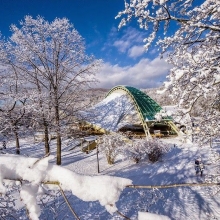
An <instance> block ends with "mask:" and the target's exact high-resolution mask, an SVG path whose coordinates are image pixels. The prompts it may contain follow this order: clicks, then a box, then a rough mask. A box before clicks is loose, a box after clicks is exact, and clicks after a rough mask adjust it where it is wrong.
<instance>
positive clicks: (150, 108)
mask: <svg viewBox="0 0 220 220" xmlns="http://www.w3.org/2000/svg"><path fill="white" fill-rule="evenodd" d="M161 110H162V107H161V106H160V105H159V104H158V103H156V102H155V101H154V100H153V99H152V98H150V97H149V96H148V95H147V94H145V93H144V92H142V91H140V90H138V89H136V88H134V87H131V86H121V85H120V86H116V87H114V88H112V89H111V90H110V91H109V92H108V94H107V95H106V97H105V99H104V100H102V101H101V102H100V103H98V104H96V105H95V106H93V107H92V108H90V109H88V111H86V112H82V113H81V115H82V117H83V119H84V120H85V121H86V122H87V126H88V124H89V125H91V126H94V128H95V129H100V130H104V131H105V132H111V131H114V132H118V131H121V132H126V131H131V132H133V133H134V134H136V135H139V134H140V135H141V133H142V136H143V134H144V136H148V137H151V136H156V135H159V136H169V135H178V133H179V131H178V128H177V127H176V126H175V124H174V123H173V119H172V118H171V117H169V116H166V117H163V118H162V119H161V120H160V121H157V120H156V117H155V116H156V114H158V113H159V112H160V111H161Z"/></svg>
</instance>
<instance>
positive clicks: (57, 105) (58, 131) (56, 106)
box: [55, 97, 61, 165]
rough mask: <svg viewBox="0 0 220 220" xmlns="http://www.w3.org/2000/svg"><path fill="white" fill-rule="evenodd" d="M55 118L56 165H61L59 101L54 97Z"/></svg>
mask: <svg viewBox="0 0 220 220" xmlns="http://www.w3.org/2000/svg"><path fill="white" fill-rule="evenodd" d="M55 102H56V104H55V120H56V135H57V165H61V135H60V115H59V103H58V99H57V97H56V100H55Z"/></svg>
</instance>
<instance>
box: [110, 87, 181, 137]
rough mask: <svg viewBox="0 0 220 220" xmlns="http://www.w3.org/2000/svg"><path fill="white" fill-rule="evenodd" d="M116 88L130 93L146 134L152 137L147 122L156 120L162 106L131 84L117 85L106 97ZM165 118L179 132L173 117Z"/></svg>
mask: <svg viewBox="0 0 220 220" xmlns="http://www.w3.org/2000/svg"><path fill="white" fill-rule="evenodd" d="M116 90H123V91H125V92H126V93H127V94H128V96H129V97H130V99H131V101H132V102H133V104H134V106H135V108H136V110H137V112H138V115H139V118H140V120H141V123H142V126H143V128H144V132H145V134H146V136H149V137H151V135H150V132H149V128H148V123H147V122H148V121H151V122H152V121H155V115H156V114H157V113H158V112H160V110H161V109H162V107H161V106H160V105H159V104H158V103H157V102H155V101H154V100H153V99H152V98H150V97H149V96H148V95H147V94H145V93H144V92H142V91H140V90H139V89H136V88H134V87H131V86H115V87H113V88H112V89H111V90H110V91H109V92H108V94H107V95H106V97H107V96H109V95H110V94H112V93H113V92H114V91H116ZM163 120H164V121H167V123H168V124H170V126H171V127H172V128H173V129H174V130H175V132H177V134H178V130H177V128H176V126H175V125H174V123H173V122H172V118H171V117H167V118H165V119H163Z"/></svg>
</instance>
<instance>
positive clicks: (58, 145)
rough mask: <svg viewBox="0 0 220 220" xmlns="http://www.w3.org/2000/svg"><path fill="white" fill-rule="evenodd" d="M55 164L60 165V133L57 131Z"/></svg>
mask: <svg viewBox="0 0 220 220" xmlns="http://www.w3.org/2000/svg"><path fill="white" fill-rule="evenodd" d="M57 165H61V135H60V133H59V132H57Z"/></svg>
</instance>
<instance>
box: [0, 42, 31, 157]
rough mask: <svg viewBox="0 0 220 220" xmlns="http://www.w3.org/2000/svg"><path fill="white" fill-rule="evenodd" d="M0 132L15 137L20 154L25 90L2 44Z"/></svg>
mask: <svg viewBox="0 0 220 220" xmlns="http://www.w3.org/2000/svg"><path fill="white" fill-rule="evenodd" d="M0 47H1V49H0V50H1V52H0V53H1V56H0V64H1V65H2V66H1V70H0V103H1V105H0V125H1V129H0V132H1V133H2V134H3V135H4V136H8V137H9V136H10V135H11V134H12V135H13V136H14V137H15V143H16V153H17V154H20V143H19V127H20V126H21V125H22V124H24V116H25V113H26V112H27V111H26V101H27V90H25V88H24V87H23V86H22V84H23V80H22V79H20V78H19V77H18V72H17V71H16V69H15V68H14V66H13V65H11V63H10V60H9V59H8V54H7V52H6V51H5V45H4V43H3V42H1V44H0Z"/></svg>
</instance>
